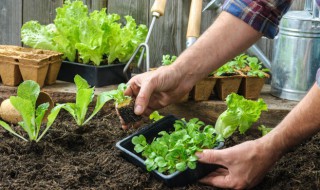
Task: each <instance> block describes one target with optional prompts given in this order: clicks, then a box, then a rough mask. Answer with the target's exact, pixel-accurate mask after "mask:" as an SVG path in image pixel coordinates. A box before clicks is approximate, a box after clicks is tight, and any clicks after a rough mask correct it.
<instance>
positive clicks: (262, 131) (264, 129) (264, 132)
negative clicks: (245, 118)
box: [258, 125, 273, 136]
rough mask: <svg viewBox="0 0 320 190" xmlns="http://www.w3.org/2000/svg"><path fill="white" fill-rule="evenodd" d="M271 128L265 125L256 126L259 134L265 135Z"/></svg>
mask: <svg viewBox="0 0 320 190" xmlns="http://www.w3.org/2000/svg"><path fill="white" fill-rule="evenodd" d="M272 129H273V128H271V127H266V126H264V125H261V126H259V127H258V130H259V131H261V135H262V136H265V135H266V134H268V133H269V132H270V131H271V130H272Z"/></svg>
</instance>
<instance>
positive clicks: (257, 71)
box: [247, 57, 270, 78]
mask: <svg viewBox="0 0 320 190" xmlns="http://www.w3.org/2000/svg"><path fill="white" fill-rule="evenodd" d="M247 60H248V63H247V64H248V66H249V67H250V70H249V71H248V72H247V75H248V76H254V77H260V78H265V77H266V76H267V75H266V72H269V71H270V70H269V69H266V68H263V67H262V64H261V63H259V60H258V58H256V57H249V58H248V59H247Z"/></svg>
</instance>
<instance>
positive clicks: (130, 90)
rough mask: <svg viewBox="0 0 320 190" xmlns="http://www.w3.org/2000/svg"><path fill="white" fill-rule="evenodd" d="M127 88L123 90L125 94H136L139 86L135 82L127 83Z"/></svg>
mask: <svg viewBox="0 0 320 190" xmlns="http://www.w3.org/2000/svg"><path fill="white" fill-rule="evenodd" d="M127 84H128V86H129V87H128V88H127V89H126V90H125V91H124V95H126V96H137V94H138V93H139V90H140V87H139V86H138V85H137V84H136V83H127Z"/></svg>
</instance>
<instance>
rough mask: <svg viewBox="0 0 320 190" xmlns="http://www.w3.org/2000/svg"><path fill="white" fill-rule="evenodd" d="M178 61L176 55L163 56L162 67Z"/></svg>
mask: <svg viewBox="0 0 320 190" xmlns="http://www.w3.org/2000/svg"><path fill="white" fill-rule="evenodd" d="M176 59H177V56H175V55H172V56H171V55H169V54H168V55H163V56H162V65H163V66H165V65H171V64H172V63H173V62H175V60H176Z"/></svg>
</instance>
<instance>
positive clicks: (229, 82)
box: [214, 75, 242, 100]
mask: <svg viewBox="0 0 320 190" xmlns="http://www.w3.org/2000/svg"><path fill="white" fill-rule="evenodd" d="M215 78H216V79H217V82H216V85H215V87H214V90H215V93H216V94H217V96H218V98H219V99H220V100H225V99H226V97H227V96H228V95H229V94H231V93H233V92H234V93H237V92H238V90H239V87H240V84H241V80H242V76H239V75H238V76H215Z"/></svg>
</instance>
